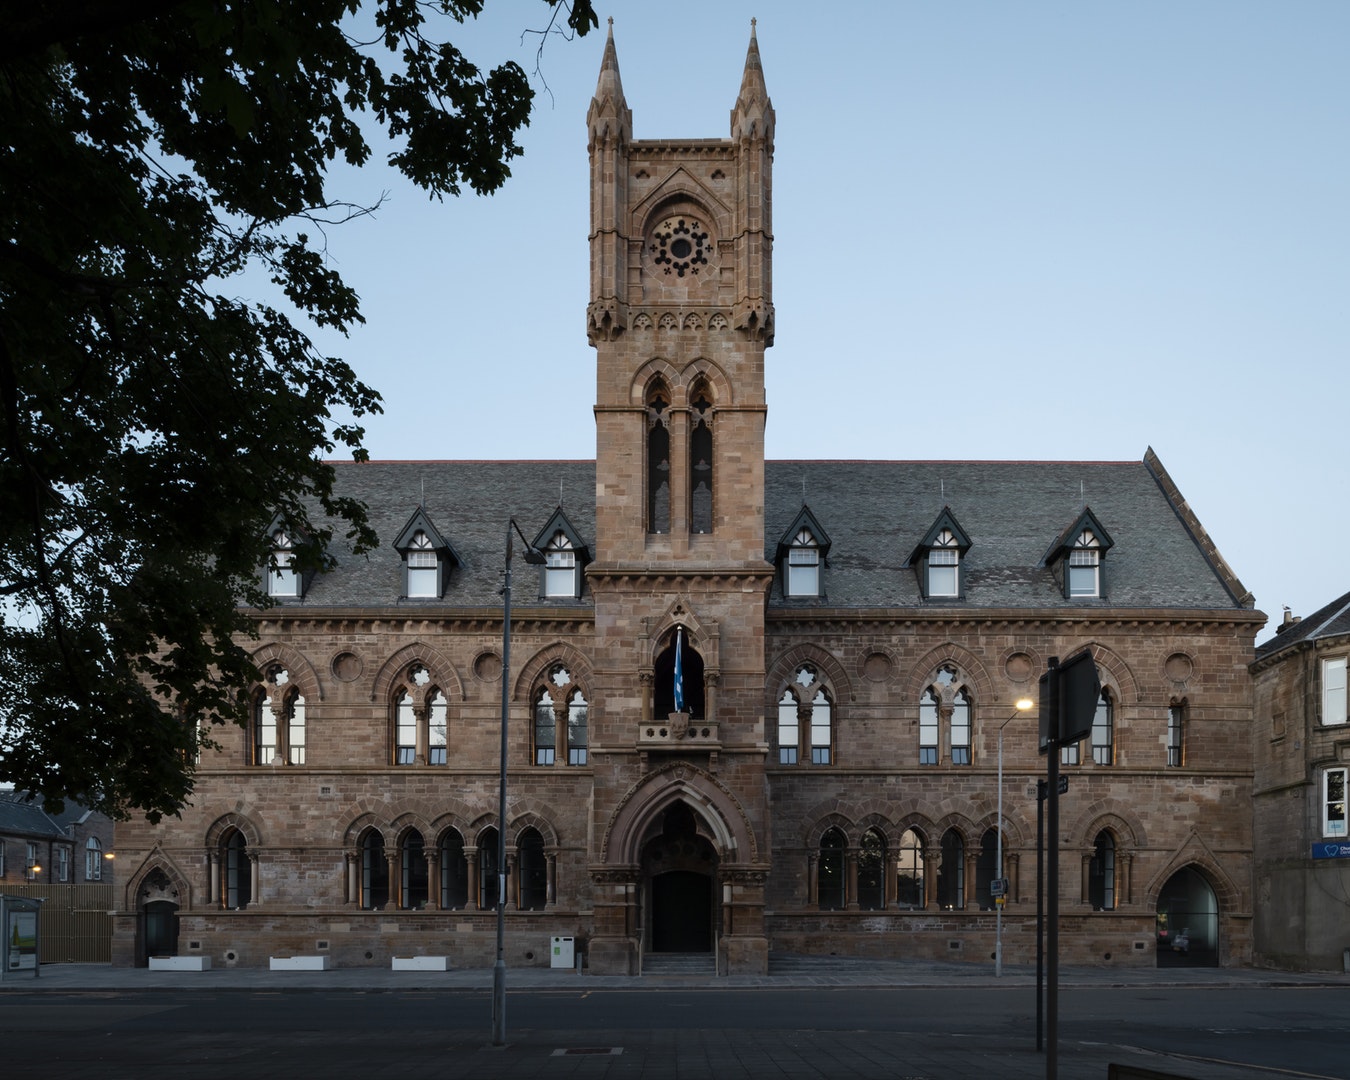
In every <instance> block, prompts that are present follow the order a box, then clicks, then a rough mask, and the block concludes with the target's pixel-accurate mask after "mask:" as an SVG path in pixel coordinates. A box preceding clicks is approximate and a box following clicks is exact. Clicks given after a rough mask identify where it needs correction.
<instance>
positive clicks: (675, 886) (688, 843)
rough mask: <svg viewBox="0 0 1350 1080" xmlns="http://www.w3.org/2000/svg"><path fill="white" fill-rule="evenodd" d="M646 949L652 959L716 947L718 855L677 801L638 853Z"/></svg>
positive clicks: (705, 951)
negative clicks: (655, 955)
mask: <svg viewBox="0 0 1350 1080" xmlns="http://www.w3.org/2000/svg"><path fill="white" fill-rule="evenodd" d="M642 877H643V884H644V891H645V892H646V895H647V897H648V898H649V902H648V908H647V911H646V913H645V914H646V916H647V920H648V922H647V927H648V932H647V935H646V939H647V940H646V946H647V948H648V949H649V950H650V951H651V952H654V953H711V952H712V951H713V947H714V945H715V937H714V933H713V930H714V927H715V925H716V920H715V911H714V906H715V897H716V893H715V882H716V878H717V853H716V851H715V850H714V849H713V846H712V844H711V843H709V841H708V839H707V837H706V836H703V835H701V834H700V833H699V832H698V827H697V823H696V821H695V818H694V814H693V811H692V810H690V808H689V806H688V805H687V804H686V803H685V802H683V801H682V800H680V801H676V802H674V803H672V804H671V805H670V806H669V807H667V808H666V811H665V813H664V814H663V815H662V817H661V830H660V832H659V833H657V835H655V836H653V837H652V838H651V839H650V840H648V841H647V843H646V844H645V845H644V846H643V849H642Z"/></svg>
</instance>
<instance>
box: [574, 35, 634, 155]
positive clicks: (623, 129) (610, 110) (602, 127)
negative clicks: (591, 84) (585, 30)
mask: <svg viewBox="0 0 1350 1080" xmlns="http://www.w3.org/2000/svg"><path fill="white" fill-rule="evenodd" d="M586 121H587V125H588V126H589V127H590V130H591V142H592V143H594V142H596V141H601V142H603V141H605V140H606V139H607V138H608V139H614V138H618V139H620V140H622V141H624V142H627V141H628V140H629V139H631V138H632V137H633V112H632V110H631V109H629V108H628V102H627V101H626V100H625V99H624V96H623V80H622V79H620V78H619V53H618V50H617V49H615V48H614V18H613V16H611V17H610V20H609V35H608V37H606V38H605V53H604V56H603V57H602V58H601V60H600V77H599V79H597V80H596V84H595V96H594V97H593V98H591V107H590V109H589V110H588V111H587V113H586Z"/></svg>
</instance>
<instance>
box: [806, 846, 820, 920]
mask: <svg viewBox="0 0 1350 1080" xmlns="http://www.w3.org/2000/svg"><path fill="white" fill-rule="evenodd" d="M806 904H807V906H808V907H819V906H820V855H819V854H818V853H817V852H814V851H812V852H809V853H808V854H807V856H806Z"/></svg>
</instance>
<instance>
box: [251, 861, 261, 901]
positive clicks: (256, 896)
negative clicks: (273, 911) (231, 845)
mask: <svg viewBox="0 0 1350 1080" xmlns="http://www.w3.org/2000/svg"><path fill="white" fill-rule="evenodd" d="M248 871H249V875H250V876H249V902H248V906H249V907H261V906H262V878H261V875H259V873H258V856H257V855H256V854H255V853H253V852H252V851H250V852H249V853H248Z"/></svg>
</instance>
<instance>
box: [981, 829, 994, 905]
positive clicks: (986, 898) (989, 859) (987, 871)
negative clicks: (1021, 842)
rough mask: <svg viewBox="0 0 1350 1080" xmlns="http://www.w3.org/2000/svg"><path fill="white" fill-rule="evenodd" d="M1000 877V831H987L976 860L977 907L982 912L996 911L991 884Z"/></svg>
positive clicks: (982, 838) (982, 837)
mask: <svg viewBox="0 0 1350 1080" xmlns="http://www.w3.org/2000/svg"><path fill="white" fill-rule="evenodd" d="M998 876H999V875H998V830H997V829H986V830H985V832H984V835H983V836H981V837H980V853H979V855H978V856H976V858H975V906H976V907H977V908H979V909H980V910H981V911H993V910H994V894H993V887H992V885H991V883H992V882H993V880H994V878H996V877H998Z"/></svg>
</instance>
